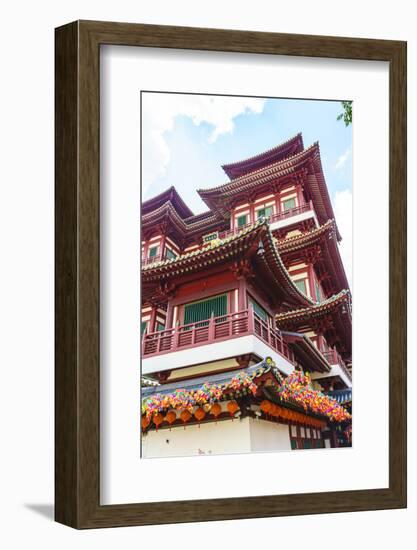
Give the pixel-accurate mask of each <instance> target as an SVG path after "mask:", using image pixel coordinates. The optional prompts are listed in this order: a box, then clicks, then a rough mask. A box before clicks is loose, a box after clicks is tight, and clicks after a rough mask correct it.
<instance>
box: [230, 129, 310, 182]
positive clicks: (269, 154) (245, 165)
mask: <svg viewBox="0 0 417 550" xmlns="http://www.w3.org/2000/svg"><path fill="white" fill-rule="evenodd" d="M303 149H304V144H303V138H302V135H301V132H300V133H298V134H296V135H295V136H293V137H292V138H289V139H287V140H286V141H284V142H283V143H280V144H279V145H277V146H275V147H272V148H271V149H268V150H267V151H263V152H262V153H259V154H257V155H254V156H252V157H248V158H246V159H243V160H239V161H237V162H233V163H228V164H223V166H222V168H223V170H224V171H225V172H226V174H227V175H228V176H229V177H230V179H235V178H236V177H239V176H241V175H244V174H246V173H249V172H253V171H254V170H256V167H258V168H259V167H261V165H263V166H265V164H266V163H268V164H271V163H272V162H276V161H278V160H283V159H284V158H287V157H289V156H291V155H292V154H294V153H292V151H296V152H300V151H302V150H303Z"/></svg>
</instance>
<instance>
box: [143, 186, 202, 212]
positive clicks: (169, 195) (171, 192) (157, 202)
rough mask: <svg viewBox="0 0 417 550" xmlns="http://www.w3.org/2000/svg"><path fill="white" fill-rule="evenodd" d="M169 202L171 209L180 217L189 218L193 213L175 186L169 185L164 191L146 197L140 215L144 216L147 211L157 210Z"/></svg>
mask: <svg viewBox="0 0 417 550" xmlns="http://www.w3.org/2000/svg"><path fill="white" fill-rule="evenodd" d="M167 202H170V203H171V205H172V207H173V209H174V210H175V211H176V212H177V214H178V216H179V217H180V218H182V219H184V218H190V217H192V216H193V215H194V214H193V213H192V211H191V210H190V209H189V208H188V206H187V205H186V204H185V202H184V201H183V200H182V198H181V196H180V195H179V194H178V192H177V190H176V189H175V187H173V186H172V187H170V188H169V189H167V190H166V191H163V192H162V193H160V194H159V195H156V196H155V197H152V198H151V199H148V200H147V201H143V202H142V206H141V213H142V216H145V215H146V214H148V213H149V212H153V211H154V210H157V209H158V208H160V207H161V206H163V205H164V204H165V203H167Z"/></svg>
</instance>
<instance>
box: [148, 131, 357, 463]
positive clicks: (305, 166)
mask: <svg viewBox="0 0 417 550" xmlns="http://www.w3.org/2000/svg"><path fill="white" fill-rule="evenodd" d="M222 168H223V169H224V171H225V173H226V175H227V176H228V178H229V180H230V181H228V182H227V183H225V184H223V185H220V186H218V187H213V188H210V189H201V190H198V191H197V192H198V193H199V195H200V197H201V198H202V200H203V201H204V202H205V203H206V205H207V207H208V210H207V211H206V212H204V213H202V214H197V215H194V214H193V213H192V211H191V210H190V209H189V208H188V206H187V205H186V204H185V203H184V201H183V200H182V198H181V196H180V195H179V194H178V192H177V191H176V189H175V188H174V187H171V188H170V189H168V190H167V191H165V192H163V193H161V194H160V195H158V196H155V197H153V198H151V199H149V200H147V201H145V202H143V203H142V210H141V236H142V262H141V291H142V292H141V296H142V312H141V359H142V364H141V375H142V387H141V399H142V419H141V431H142V456H143V457H160V456H191V455H196V454H223V453H234V452H236V453H241V452H256V451H277V450H290V449H311V448H322V447H337V446H349V445H351V393H352V392H351V387H352V363H351V358H352V310H351V294H350V290H349V284H348V281H347V278H346V274H345V270H344V267H343V263H342V260H341V256H340V252H339V245H338V242H339V241H340V239H341V236H340V234H339V231H338V228H337V223H336V220H335V216H334V213H333V208H332V205H331V201H330V197H329V193H328V190H327V186H326V182H325V178H324V175H323V169H322V164H321V159H320V149H319V145H318V143H314V144H313V145H312V146H310V147H308V148H306V149H305V148H304V144H303V139H302V135H301V134H297V135H296V136H295V137H293V138H292V139H290V140H288V141H286V142H285V143H283V144H281V145H278V146H277V147H275V148H273V149H271V150H269V151H266V152H264V153H261V154H259V155H257V156H254V157H252V158H249V159H245V160H241V161H239V162H235V163H233V164H227V165H224V166H223V167H222ZM340 396H342V397H343V399H342V398H341V397H340Z"/></svg>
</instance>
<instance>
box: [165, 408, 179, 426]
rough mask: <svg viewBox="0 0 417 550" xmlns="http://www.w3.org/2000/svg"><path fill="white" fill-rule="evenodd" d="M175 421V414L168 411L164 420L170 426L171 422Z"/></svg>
mask: <svg viewBox="0 0 417 550" xmlns="http://www.w3.org/2000/svg"><path fill="white" fill-rule="evenodd" d="M176 419H177V414H176V413H175V412H174V411H169V413H168V414H167V415H166V417H165V420H166V421H167V422H168V423H169V424H172V423H173V422H175V421H176Z"/></svg>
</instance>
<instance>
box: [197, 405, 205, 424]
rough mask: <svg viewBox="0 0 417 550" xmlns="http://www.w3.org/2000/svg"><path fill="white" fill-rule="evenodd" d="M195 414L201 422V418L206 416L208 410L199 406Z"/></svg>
mask: <svg viewBox="0 0 417 550" xmlns="http://www.w3.org/2000/svg"><path fill="white" fill-rule="evenodd" d="M194 416H195V417H196V419H197V420H198V421H199V422H201V420H203V418H204V417H205V416H206V412H205V410H204V409H203V408H202V407H198V409H197V410H196V411H195V413H194Z"/></svg>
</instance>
